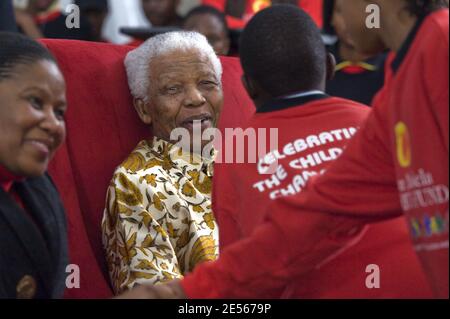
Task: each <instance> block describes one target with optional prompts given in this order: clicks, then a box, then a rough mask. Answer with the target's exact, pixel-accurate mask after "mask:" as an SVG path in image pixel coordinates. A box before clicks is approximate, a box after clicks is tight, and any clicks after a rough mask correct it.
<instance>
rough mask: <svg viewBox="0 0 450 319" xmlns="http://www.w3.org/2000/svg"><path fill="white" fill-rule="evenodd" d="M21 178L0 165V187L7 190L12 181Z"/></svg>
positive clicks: (9, 188)
mask: <svg viewBox="0 0 450 319" xmlns="http://www.w3.org/2000/svg"><path fill="white" fill-rule="evenodd" d="M21 179H22V178H21V177H19V176H16V175H14V174H12V173H11V172H10V171H9V170H7V169H6V168H4V167H3V166H2V165H0V187H1V188H2V189H3V190H4V191H5V192H9V191H10V190H11V187H12V185H13V183H14V182H16V181H20V180H21Z"/></svg>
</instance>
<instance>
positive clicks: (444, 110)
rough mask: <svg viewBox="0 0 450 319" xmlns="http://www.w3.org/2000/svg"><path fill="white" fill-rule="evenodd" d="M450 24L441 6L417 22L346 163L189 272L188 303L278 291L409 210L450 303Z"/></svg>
mask: <svg viewBox="0 0 450 319" xmlns="http://www.w3.org/2000/svg"><path fill="white" fill-rule="evenodd" d="M448 19H449V15H448V10H440V11H437V12H434V13H432V14H430V15H428V16H427V17H426V19H425V20H424V21H422V22H421V23H418V25H417V28H415V29H414V30H413V31H412V32H411V34H410V36H409V38H408V40H407V41H406V42H405V44H404V45H403V47H402V49H401V50H400V51H399V52H398V53H397V57H396V59H395V60H394V61H393V63H392V69H393V70H392V72H390V73H389V74H388V75H387V82H386V84H385V87H384V89H383V90H382V92H381V93H380V94H379V96H378V98H377V99H376V101H375V102H374V108H373V111H372V113H371V115H370V116H369V118H368V120H367V122H366V123H365V125H364V126H363V128H362V129H361V130H360V131H359V133H358V134H357V135H356V136H355V138H354V139H353V140H352V141H351V142H350V143H349V144H348V146H347V149H346V151H345V152H344V153H343V154H342V155H341V157H340V158H339V159H338V160H336V161H335V162H334V163H332V164H331V166H330V167H329V169H328V171H327V172H326V174H324V175H322V176H319V177H317V178H316V179H315V180H314V181H313V182H312V183H309V186H308V187H307V188H306V189H305V190H304V191H303V192H302V193H301V195H299V196H291V197H287V198H282V199H279V200H277V201H276V202H275V203H274V204H273V205H271V206H270V207H269V208H268V215H267V218H266V221H265V223H264V224H263V225H261V226H259V227H258V228H257V229H256V230H255V231H254V232H253V233H252V234H251V236H250V237H248V238H247V239H244V240H242V241H239V242H237V243H235V244H233V245H231V246H229V247H228V248H226V249H225V250H224V251H223V252H222V254H221V256H220V258H219V260H218V261H216V262H213V263H209V264H204V265H200V266H199V267H197V269H195V270H194V272H193V273H192V274H190V275H188V276H186V277H185V279H184V280H183V281H182V286H183V288H184V290H185V292H186V294H187V296H188V297H190V298H227V297H234V298H250V297H252V298H255V297H262V296H270V295H273V294H276V293H279V291H280V290H282V289H283V288H284V287H286V286H287V285H288V284H289V282H290V281H292V279H293V278H296V280H298V281H299V282H300V281H301V280H308V274H309V273H311V271H314V270H315V269H316V268H317V267H318V266H320V265H322V264H323V263H324V261H327V260H330V257H333V256H336V255H337V254H339V253H341V252H342V251H343V250H345V249H348V247H349V245H350V244H351V243H352V241H354V240H355V239H358V238H359V237H360V235H361V229H362V228H363V227H364V225H366V224H367V223H369V222H375V221H381V220H385V219H390V218H394V217H397V216H399V215H401V213H402V212H403V215H404V216H405V217H406V220H407V222H408V225H409V228H410V236H411V239H412V242H413V244H414V247H415V250H416V253H417V255H418V256H419V258H420V260H421V262H422V265H423V268H424V270H425V272H426V275H427V277H428V280H429V282H430V283H431V285H432V287H433V289H434V292H435V294H436V296H438V297H444V298H448V282H449V281H448V273H449V264H448V261H449V255H448V216H449V215H448V164H449V160H448V156H449V147H448V146H449V144H448V128H449V127H448V108H449V100H448V75H449V74H448V41H449V38H448V36H449V33H448ZM268 256H270V258H268ZM405 267H407V265H405ZM381 271H382V270H381Z"/></svg>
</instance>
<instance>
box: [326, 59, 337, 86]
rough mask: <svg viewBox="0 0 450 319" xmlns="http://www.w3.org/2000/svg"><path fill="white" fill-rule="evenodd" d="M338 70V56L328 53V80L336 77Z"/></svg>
mask: <svg viewBox="0 0 450 319" xmlns="http://www.w3.org/2000/svg"><path fill="white" fill-rule="evenodd" d="M335 72H336V58H335V57H334V55H333V54H331V53H328V54H327V81H330V80H332V79H333V78H334V75H335Z"/></svg>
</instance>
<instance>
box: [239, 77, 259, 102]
mask: <svg viewBox="0 0 450 319" xmlns="http://www.w3.org/2000/svg"><path fill="white" fill-rule="evenodd" d="M241 82H242V85H243V86H244V88H245V91H247V94H248V96H249V97H250V98H251V99H252V100H255V99H256V98H257V97H258V94H257V92H256V89H255V85H254V84H253V81H252V80H251V79H249V78H248V76H246V75H245V74H243V75H242V77H241Z"/></svg>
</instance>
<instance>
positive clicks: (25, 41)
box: [0, 32, 56, 81]
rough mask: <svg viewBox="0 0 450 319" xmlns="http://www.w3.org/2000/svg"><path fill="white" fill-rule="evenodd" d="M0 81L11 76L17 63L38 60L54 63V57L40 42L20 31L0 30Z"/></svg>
mask: <svg viewBox="0 0 450 319" xmlns="http://www.w3.org/2000/svg"><path fill="white" fill-rule="evenodd" d="M0 43H1V45H0V81H2V80H4V79H7V78H9V77H11V76H12V75H13V74H14V68H15V67H16V66H18V65H23V64H32V63H34V62H37V61H40V60H48V61H52V62H54V63H56V59H55V57H54V56H53V55H52V54H51V53H50V51H48V50H47V49H46V48H45V47H44V46H42V45H41V44H40V43H38V42H36V41H34V40H32V39H30V38H28V37H26V36H24V35H21V34H20V33H12V32H0Z"/></svg>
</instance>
